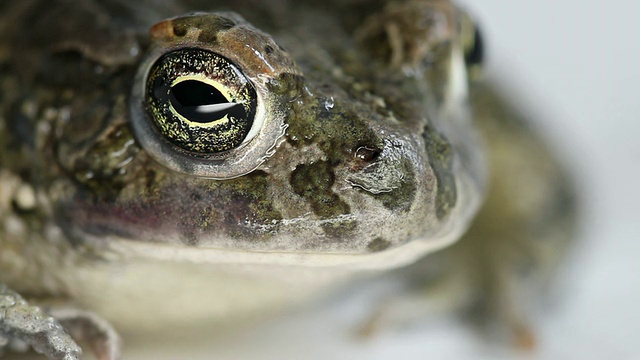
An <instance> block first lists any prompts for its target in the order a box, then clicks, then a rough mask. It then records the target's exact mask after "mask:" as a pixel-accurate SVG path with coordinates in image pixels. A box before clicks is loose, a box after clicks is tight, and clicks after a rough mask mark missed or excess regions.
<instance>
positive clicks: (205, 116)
mask: <svg viewBox="0 0 640 360" xmlns="http://www.w3.org/2000/svg"><path fill="white" fill-rule="evenodd" d="M169 100H170V101H171V105H173V108H174V109H175V110H176V111H177V112H178V113H179V114H180V115H182V116H184V117H185V118H187V119H188V120H190V121H194V122H199V123H208V122H212V121H215V120H218V119H221V118H223V117H224V116H225V115H229V116H230V117H234V118H244V117H246V112H245V110H244V107H243V106H242V105H241V104H234V105H233V106H230V107H227V108H225V109H222V110H217V111H211V110H206V105H216V104H228V103H229V100H228V99H227V98H225V97H224V95H222V93H220V91H218V89H216V88H215V87H214V86H211V85H209V84H206V83H204V82H202V81H198V80H185V81H181V82H179V83H177V84H175V85H174V86H172V87H171V91H170V94H169Z"/></svg>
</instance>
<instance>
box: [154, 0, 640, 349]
mask: <svg viewBox="0 0 640 360" xmlns="http://www.w3.org/2000/svg"><path fill="white" fill-rule="evenodd" d="M464 3H465V4H467V6H468V8H469V9H470V10H472V13H473V14H475V15H476V17H477V18H478V19H479V20H480V22H481V24H482V27H483V30H484V35H485V39H486V42H487V48H488V51H489V59H488V65H487V68H488V73H489V75H490V76H491V77H494V78H499V79H502V81H503V83H504V84H505V85H506V86H507V87H508V89H510V90H512V92H513V93H514V97H516V100H518V101H519V102H520V103H521V105H522V106H523V108H524V109H526V110H527V111H530V112H531V113H533V114H537V115H539V116H537V118H539V120H540V122H541V125H540V126H541V127H542V128H543V129H545V130H546V132H547V133H548V135H549V136H550V138H551V140H552V142H553V143H554V144H555V145H556V147H557V148H558V149H559V150H560V152H561V153H564V155H565V157H566V158H567V159H569V160H570V163H571V164H573V165H574V169H573V170H574V172H575V173H576V174H577V178H578V180H579V181H580V183H581V188H582V191H581V193H582V196H583V211H584V218H583V224H584V230H583V234H582V236H581V242H580V245H579V246H578V248H577V249H576V252H575V254H574V256H573V259H572V266H571V268H570V269H569V271H568V272H566V275H565V278H564V280H563V282H562V284H563V289H564V294H563V295H564V296H563V299H561V301H559V302H558V304H554V309H553V310H552V311H551V312H549V313H548V314H545V315H544V316H543V317H541V318H540V319H538V321H537V327H538V334H539V340H540V345H539V347H538V349H537V351H536V353H534V354H528V355H523V354H520V355H518V354H515V353H509V352H507V351H496V350H488V349H486V347H484V346H483V344H482V342H481V341H478V339H477V338H476V337H475V336H474V335H473V333H472V332H471V331H469V329H468V328H466V327H464V326H463V325H462V324H460V323H458V322H455V321H446V320H441V321H438V322H436V323H434V324H430V325H426V326H423V327H422V328H420V329H409V330H406V329H405V330H400V331H388V332H384V333H383V334H381V335H380V336H378V337H377V338H376V339H374V340H373V341H370V342H367V343H360V342H354V341H353V339H351V338H350V337H349V336H346V334H347V332H346V331H345V330H344V329H342V330H339V331H338V330H336V329H339V328H341V327H342V328H344V327H348V325H345V324H348V322H349V321H352V320H354V319H357V318H358V315H353V314H354V313H356V314H357V313H358V312H359V311H360V309H359V307H358V304H357V301H358V300H350V301H347V302H346V303H341V304H338V305H337V306H327V307H326V308H325V309H322V310H321V311H319V312H317V313H313V314H307V315H305V316H297V317H291V318H285V319H283V320H280V321H277V322H276V323H275V324H270V325H269V326H265V328H258V329H254V330H252V331H250V332H248V333H245V334H243V336H241V337H239V338H237V339H235V340H230V343H227V344H220V343H216V344H212V345H211V346H212V347H214V349H213V350H211V349H206V350H205V349H202V350H203V352H202V356H201V357H196V356H195V355H191V354H190V355H186V354H180V353H166V354H165V355H164V357H162V356H157V355H154V358H156V359H165V358H166V359H174V358H194V359H195V358H202V359H209V358H215V359H246V358H258V359H418V358H420V359H479V358H487V359H489V358H491V359H495V358H503V359H511V358H527V359H529V358H534V359H536V358H539V359H616V360H623V359H640V346H639V344H638V343H639V342H640V310H639V308H640V259H639V257H640V241H638V240H639V235H640V221H639V212H640V211H639V208H638V203H639V202H640V190H638V188H639V187H640V181H639V175H640V145H639V144H640V142H639V141H638V136H639V135H640V101H639V100H640V21H639V18H640V5H637V4H638V3H636V2H633V1H630V0H607V1H604V0H602V1H585V0H559V1H540V0H518V1H506V0H484V1H472V0H466V1H464ZM632 4H633V5H632ZM238 349H241V350H238ZM251 349H253V350H255V351H252V350H251ZM194 350H195V349H194ZM256 351H257V352H258V355H256Z"/></svg>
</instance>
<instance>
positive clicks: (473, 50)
mask: <svg viewBox="0 0 640 360" xmlns="http://www.w3.org/2000/svg"><path fill="white" fill-rule="evenodd" d="M461 38H462V47H463V49H464V60H465V63H466V65H467V71H468V72H469V76H470V78H471V79H477V78H479V77H480V75H481V71H482V66H483V62H484V58H485V56H486V54H485V44H484V39H483V38H482V33H481V31H480V28H479V27H478V25H477V24H476V23H475V22H474V21H473V19H471V18H470V17H469V16H468V15H467V14H463V18H462V31H461Z"/></svg>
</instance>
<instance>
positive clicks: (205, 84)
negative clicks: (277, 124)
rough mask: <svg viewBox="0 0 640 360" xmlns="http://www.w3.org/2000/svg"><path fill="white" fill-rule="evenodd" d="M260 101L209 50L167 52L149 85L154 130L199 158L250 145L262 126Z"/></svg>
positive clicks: (235, 72) (236, 73)
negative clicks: (257, 117) (259, 111)
mask: <svg viewBox="0 0 640 360" xmlns="http://www.w3.org/2000/svg"><path fill="white" fill-rule="evenodd" d="M257 101H258V100H257V95H256V90H255V88H254V86H253V84H252V83H251V82H250V81H249V80H248V79H247V78H246V77H245V76H244V75H243V74H242V72H241V71H240V70H239V69H238V68H237V67H236V66H235V65H233V64H232V63H231V62H229V61H228V60H227V59H225V58H223V57H221V56H219V55H217V54H214V53H212V52H209V51H206V50H198V49H182V50H176V51H173V52H170V53H167V54H165V55H164V56H162V57H160V58H159V59H158V60H157V61H156V62H155V64H153V65H152V67H151V69H150V72H149V76H148V78H147V83H146V93H145V103H146V111H147V113H148V115H149V117H150V118H151V119H152V120H153V124H154V126H155V127H156V129H157V130H158V132H159V133H160V134H161V135H162V136H164V137H165V138H166V139H167V140H168V141H170V142H171V143H173V144H174V145H176V146H178V147H179V148H181V149H184V150H185V151H187V152H190V153H194V155H199V154H201V155H207V154H216V153H221V152H224V151H228V150H231V149H235V148H237V147H239V146H241V145H242V144H244V143H245V142H248V141H250V140H251V139H252V138H253V137H254V136H255V134H256V133H257V130H258V129H259V126H260V124H259V121H256V119H255V117H256V108H257ZM256 125H258V126H256ZM252 130H253V131H252Z"/></svg>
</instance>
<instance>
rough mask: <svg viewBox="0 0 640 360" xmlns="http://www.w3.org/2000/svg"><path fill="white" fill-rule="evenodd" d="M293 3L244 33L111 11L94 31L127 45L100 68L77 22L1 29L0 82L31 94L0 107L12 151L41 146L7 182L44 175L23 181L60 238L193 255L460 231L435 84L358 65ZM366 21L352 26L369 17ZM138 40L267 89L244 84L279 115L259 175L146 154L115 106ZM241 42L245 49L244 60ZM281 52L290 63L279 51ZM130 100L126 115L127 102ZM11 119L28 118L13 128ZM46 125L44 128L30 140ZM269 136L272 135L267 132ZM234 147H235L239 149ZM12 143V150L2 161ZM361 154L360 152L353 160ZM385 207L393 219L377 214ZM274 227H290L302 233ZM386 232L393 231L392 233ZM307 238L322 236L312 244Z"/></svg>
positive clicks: (19, 160) (343, 24)
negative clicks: (219, 60)
mask: <svg viewBox="0 0 640 360" xmlns="http://www.w3.org/2000/svg"><path fill="white" fill-rule="evenodd" d="M57 6H60V7H63V8H64V7H65V5H62V4H60V5H56V6H54V8H55V9H54V10H52V11H57ZM208 6H210V7H213V8H215V7H216V6H215V4H210V5H208ZM237 6H238V7H239V8H240V9H242V7H243V6H244V5H243V4H242V3H240V4H238V5H237ZM299 6H302V5H293V4H291V5H289V6H287V7H285V8H284V10H283V11H289V12H291V14H297V16H293V15H292V16H291V17H289V18H288V19H289V20H288V21H287V22H286V23H285V24H284V25H283V27H282V28H281V27H279V26H274V27H273V28H272V29H269V28H266V29H261V30H257V29H256V28H254V27H253V26H251V25H250V24H248V23H246V22H245V21H244V20H243V19H242V18H240V17H239V16H238V15H235V14H230V15H221V16H218V15H213V16H208V15H206V16H199V15H196V16H191V17H184V18H178V19H176V20H172V21H168V22H165V23H162V24H160V25H158V26H156V27H154V29H153V30H152V36H151V39H149V36H148V35H147V30H146V29H147V28H149V27H150V26H151V25H152V24H153V22H154V21H156V20H160V19H159V18H154V19H146V18H142V19H139V18H137V17H136V16H137V15H139V14H136V13H135V12H134V13H128V12H126V11H122V10H123V9H119V10H120V12H118V13H114V14H110V15H109V16H114V18H113V24H114V25H113V26H112V27H109V26H108V25H106V26H107V31H109V32H111V33H114V36H115V37H116V38H117V37H127V38H129V39H130V42H124V43H123V47H122V48H120V47H117V45H116V44H114V46H116V48H115V49H114V51H115V52H114V53H112V55H113V56H115V55H118V56H117V58H118V61H115V60H111V62H105V61H104V60H103V58H102V57H101V56H99V55H98V54H97V53H96V52H97V51H98V50H99V49H94V48H96V47H97V46H99V45H97V44H94V43H93V42H92V39H91V38H84V37H83V35H82V34H81V33H80V31H81V29H80V28H77V29H76V28H75V26H76V24H75V23H74V22H69V23H67V24H66V25H65V26H66V27H67V28H68V29H66V31H67V32H68V33H71V34H72V35H73V40H66V38H65V37H63V34H60V33H59V32H58V31H56V30H52V29H50V31H47V32H41V31H34V32H32V33H29V34H27V33H19V34H18V33H14V34H11V31H15V30H10V31H9V34H8V36H6V37H7V38H8V39H9V42H8V45H7V46H9V47H10V49H11V54H12V56H10V57H8V58H7V59H6V60H5V66H7V67H9V68H10V69H12V70H10V71H9V72H7V73H6V74H7V75H6V76H5V82H12V81H13V82H21V83H22V84H32V85H22V86H21V87H20V88H21V89H25V93H24V94H22V95H19V96H18V97H16V98H12V99H6V100H5V101H3V107H4V108H6V109H9V110H8V111H9V112H8V114H9V116H8V117H7V119H9V120H8V124H9V125H8V126H9V131H8V136H10V140H9V141H11V142H16V141H17V142H25V144H28V143H29V142H34V141H35V142H38V143H40V144H41V146H40V147H37V148H35V147H31V148H24V149H22V152H21V153H18V154H15V156H12V157H11V158H12V159H13V161H6V162H5V163H3V167H4V168H6V169H11V171H12V172H16V173H18V172H19V170H18V168H19V167H20V166H24V165H25V164H29V166H28V167H27V169H25V171H26V172H27V173H37V174H38V176H40V177H42V179H41V180H39V181H34V180H33V181H32V180H30V182H31V183H32V184H33V186H35V187H36V188H38V189H39V190H38V191H42V192H43V193H45V194H47V195H46V196H47V197H48V198H49V199H50V200H51V204H52V206H53V207H54V208H55V209H56V212H57V213H58V214H59V215H58V219H57V222H58V223H59V224H61V228H62V230H63V231H64V232H65V233H67V235H68V237H69V238H70V239H72V240H73V242H83V241H84V238H85V235H83V234H88V235H91V236H92V238H96V237H97V238H100V237H104V236H108V235H113V236H118V237H124V238H127V239H131V240H133V241H154V242H168V243H184V244H189V245H198V246H206V247H224V248H246V249H253V250H287V251H296V250H304V251H309V250H310V249H313V250H314V251H322V252H347V253H349V252H354V253H359V252H363V253H366V252H369V244H370V243H371V242H372V241H374V240H375V239H377V238H379V237H383V238H385V239H386V241H388V242H389V247H394V246H398V245H401V244H404V243H406V242H408V241H411V240H412V239H414V238H420V237H423V236H426V235H427V234H430V233H435V232H438V231H439V230H438V229H440V228H442V227H443V226H445V224H447V222H451V221H454V222H456V221H461V222H462V223H464V222H465V220H460V219H449V218H448V216H447V215H448V214H449V213H450V212H451V211H452V209H454V208H455V207H456V184H455V181H454V178H455V176H456V175H455V170H454V169H453V167H452V166H451V164H452V161H453V157H454V156H455V155H454V152H455V150H454V149H451V145H450V144H449V143H448V140H447V137H446V136H443V135H442V134H441V132H442V131H444V130H438V128H439V125H438V124H439V123H440V122H451V123H453V122H455V121H458V120H449V119H446V114H445V115H441V114H438V112H439V110H438V109H439V107H440V106H441V104H439V102H440V101H441V100H439V96H435V95H434V94H433V92H432V90H431V89H433V88H440V87H441V85H440V84H431V83H429V82H428V81H427V82H425V80H424V78H423V77H421V76H410V77H408V76H406V75H405V73H404V72H403V71H401V70H400V69H397V70H394V69H392V68H391V69H390V68H389V65H388V63H387V62H386V61H387V58H386V57H384V56H383V57H381V58H376V57H372V56H371V55H370V52H369V49H368V47H369V46H370V45H369V44H368V42H367V41H363V42H362V43H361V44H359V43H357V42H356V41H354V40H353V39H350V38H348V37H346V36H345V33H346V32H349V31H353V30H351V26H353V24H354V20H355V19H354V18H353V17H352V16H345V18H340V17H339V18H335V17H334V16H332V15H331V14H329V13H324V12H322V11H321V9H320V8H317V9H316V8H313V7H311V8H308V9H307V11H306V12H305V13H302V14H298V11H299ZM353 6H354V9H360V7H359V5H358V4H357V3H356V4H354V5H353ZM67 10H69V11H73V12H74V13H78V16H81V14H82V16H84V17H86V16H91V15H87V14H84V12H87V13H89V14H91V11H96V10H95V9H89V8H84V7H82V6H80V7H77V8H74V9H73V10H70V9H67ZM161 10H162V8H160V9H159V11H161ZM372 10H373V9H372ZM372 10H368V11H367V12H364V13H362V14H361V15H359V16H360V17H361V18H366V17H367V13H368V12H371V11H372ZM15 11H24V13H23V14H20V16H22V17H24V18H30V19H31V21H32V22H33V23H34V27H35V28H37V29H40V27H41V26H44V25H41V24H46V23H47V21H48V20H47V16H48V15H47V14H48V13H46V12H42V11H41V10H40V8H39V7H38V6H34V7H33V8H29V7H28V8H27V9H19V10H15ZM103 11H105V12H108V11H109V10H108V7H107V6H105V8H104V9H103ZM352 11H356V10H352ZM252 14H253V13H249V14H248V16H250V15H252ZM93 15H95V16H97V15H96V14H93ZM167 15H169V14H167ZM309 17H312V18H314V19H315V20H314V21H311V20H310V19H309ZM78 26H80V25H78ZM83 26H84V23H83ZM370 28H371V25H367V27H365V28H364V30H361V31H360V35H361V36H363V37H364V38H366V36H367V33H368V31H371V32H373V31H374V30H373V29H370ZM10 29H12V28H11V27H10ZM281 29H282V30H283V31H282V32H281ZM290 29H293V30H290ZM263 30H270V31H271V35H272V36H273V37H274V38H275V40H276V42H277V43H275V45H265V46H260V48H259V49H258V50H255V48H256V46H258V45H255V44H258V43H257V41H267V42H271V40H270V39H269V36H268V35H265V34H264V33H263V32H262V31H263ZM356 31H358V29H356ZM317 34H323V36H321V37H318V36H317ZM67 36H70V35H67ZM450 36H454V33H451V34H450ZM60 37H62V38H60ZM307 37H310V38H307ZM76 38H77V39H76ZM261 39H269V40H261ZM310 39H313V40H310ZM445 40H446V39H445ZM445 40H443V41H445ZM14 41H15V42H14ZM149 41H151V44H150V46H151V47H152V48H160V47H166V48H168V49H175V48H178V49H179V48H181V47H182V48H190V47H194V46H196V45H194V44H201V45H198V46H206V47H207V49H208V50H211V51H217V52H219V53H220V54H222V55H223V56H225V57H227V58H228V59H229V60H230V61H232V62H233V61H235V62H236V63H237V64H236V65H237V66H238V67H240V69H241V70H242V71H244V73H245V75H246V76H247V77H248V78H249V79H253V80H252V81H254V82H255V81H257V82H260V81H264V84H263V85H256V86H259V87H261V88H262V89H266V90H262V91H265V92H266V93H265V94H263V97H264V100H263V101H264V103H265V105H266V106H271V108H274V107H277V110H278V113H277V114H279V115H278V117H279V119H281V120H280V121H281V122H282V124H283V126H285V127H286V133H285V135H284V136H283V137H282V138H281V139H280V140H279V142H280V143H281V145H280V146H279V147H278V148H276V149H274V150H275V151H274V152H273V155H270V156H269V155H267V154H264V153H262V154H258V155H259V156H260V157H263V158H266V161H265V162H264V163H263V164H262V165H261V166H260V167H259V168H258V169H259V170H260V169H263V170H262V172H260V173H256V174H251V173H250V174H249V175H246V176H241V177H239V178H237V179H234V180H231V181H220V180H212V179H204V178H199V177H194V176H189V175H188V174H179V173H176V172H174V171H171V170H169V169H167V168H165V167H164V166H162V164H159V163H157V162H156V161H154V160H152V159H151V158H150V157H149V155H148V154H147V153H146V152H145V149H144V147H141V146H140V145H139V143H138V142H137V141H136V140H137V139H136V134H135V132H132V131H131V130H130V128H129V127H130V126H129V125H128V124H129V123H130V122H132V121H135V119H132V118H131V117H132V115H131V114H130V112H129V111H128V109H127V105H129V104H128V103H127V101H129V100H128V96H129V93H130V91H131V90H130V89H131V88H132V81H133V79H134V75H133V74H134V73H136V72H138V71H139V70H138V66H141V65H139V64H140V62H141V61H143V60H144V51H145V50H146V47H147V46H148V44H149ZM43 42H48V43H50V44H51V45H50V46H42V45H41V44H42V43H43ZM132 42H133V43H134V44H136V45H135V46H133V45H131V43H132ZM244 42H247V44H250V45H247V46H250V47H251V49H254V50H246V46H244V45H242V44H243V43H244ZM18 43H19V44H20V47H13V44H18ZM299 44H301V45H299ZM125 46H126V47H125ZM132 47H133V48H135V49H138V48H139V49H140V53H136V52H132V51H131V49H132ZM289 48H291V49H292V51H291V52H287V51H286V50H284V49H289ZM136 51H137V50H136ZM154 51H157V50H154ZM258 52H260V53H258ZM255 54H258V56H256V55H255ZM25 56H28V57H29V59H30V61H25V60H23V58H24V57H25ZM291 59H293V61H295V63H294V62H293V61H292V60H291ZM429 61H430V62H436V63H440V62H442V63H443V64H446V63H447V62H448V61H449V58H448V55H446V54H445V55H442V56H440V57H439V58H430V59H429ZM18 64H20V65H19V66H18ZM145 66H148V65H145ZM421 66H422V65H421ZM440 68H442V69H446V68H447V66H445V65H442V66H441V67H439V69H440ZM143 69H144V68H143ZM416 71H423V70H420V69H417V70H416ZM424 71H426V72H427V73H428V72H429V71H430V70H429V69H427V70H424ZM152 74H155V73H152ZM150 76H155V75H150ZM425 76H427V74H425ZM427 78H428V76H427ZM259 79H266V80H259ZM396 85H397V86H396ZM425 85H426V86H425ZM27 89H28V90H27ZM10 92H12V93H15V92H14V91H10ZM14 96H15V94H14ZM133 101H134V103H132V104H131V105H130V106H132V107H136V106H138V105H137V103H135V101H138V100H133ZM26 103H33V104H34V110H33V111H34V113H33V114H26V115H24V114H22V115H21V114H18V113H15V110H11V109H16V108H20V107H24V106H25V105H24V104H26ZM158 106H160V105H158V104H156V103H155V102H150V103H148V104H146V105H144V107H143V109H145V110H146V114H150V115H148V116H157V114H159V113H166V112H165V111H163V110H156V108H157V107H158ZM141 113H143V114H144V113H145V112H144V111H143V112H141ZM17 116H23V117H25V119H24V120H13V119H17ZM140 121H146V120H140ZM43 126H46V127H48V128H49V129H51V130H49V131H47V132H44V133H42V134H35V133H34V131H35V129H36V128H38V127H43ZM163 126H164V125H163ZM271 126H276V125H271V124H266V125H265V127H271ZM465 127H468V125H464V124H463V123H462V122H461V125H455V126H454V127H453V128H450V127H449V128H448V129H449V130H447V131H451V130H455V131H458V132H459V133H460V134H465V133H466V134H473V130H472V129H471V128H467V129H464V128H465ZM163 129H164V128H163ZM172 129H173V128H172ZM166 131H169V130H166V129H165V130H161V131H160V132H159V133H158V139H157V141H167V140H164V139H162V138H161V137H162V135H161V134H162V133H163V132H166ZM170 131H172V132H176V131H180V132H183V131H185V129H182V130H180V129H173V130H170ZM234 131H235V130H234ZM25 132H26V133H25ZM172 134H173V133H172ZM195 137H199V135H195V134H194V135H180V134H178V135H175V136H174V135H172V137H171V139H169V141H171V142H176V141H177V140H176V139H178V138H180V139H181V140H180V141H187V142H190V140H188V139H189V138H195ZM463 137H464V136H463ZM469 139H471V137H470V138H469ZM260 141H263V140H261V139H258V140H254V141H251V142H250V143H249V146H252V144H253V143H257V142H260ZM283 142H284V143H283ZM192 143H193V146H191V145H190V146H191V147H189V148H188V149H187V150H189V151H196V150H197V152H202V149H204V148H203V147H202V146H201V143H200V142H199V141H193V142H192ZM231 143H232V144H236V145H231V148H233V147H236V146H237V143H238V142H237V140H234V141H233V142H231ZM467 143H469V144H473V142H472V141H468V142H467ZM470 146H472V145H470ZM16 148H21V147H20V146H11V149H7V150H6V151H4V152H5V153H7V152H15V150H12V149H16ZM220 148H221V149H227V148H226V147H225V145H220ZM447 149H449V150H447ZM460 150H461V151H462V150H464V149H460ZM230 151H232V152H233V151H235V149H231V150H230ZM363 151H364V152H368V154H365V155H362V154H360V155H359V152H360V153H362V152H363ZM216 156H218V155H217V154H216ZM224 156H225V155H224V152H223V153H222V155H220V157H222V158H224ZM252 156H253V155H252ZM33 158H38V159H41V160H40V161H42V166H37V165H35V166H34V162H33V161H32V160H26V159H33ZM216 161H218V160H216ZM221 161H222V162H223V164H222V165H220V166H226V165H224V160H221ZM36 164H37V163H36ZM45 164H46V165H45ZM465 171H466V170H465ZM434 175H435V176H434ZM27 176H28V175H27ZM262 181H266V184H267V185H266V187H265V186H264V185H263V183H262ZM473 181H476V182H477V185H474V186H475V187H476V188H475V190H471V191H472V193H471V196H477V195H479V193H477V192H478V191H479V189H480V185H479V184H481V183H482V179H481V178H477V179H475V180H473ZM473 192H476V194H473ZM434 207H435V211H432V210H431V209H433V208H434ZM382 209H384V210H386V211H388V213H389V214H395V217H394V216H392V217H389V216H384V215H382V213H381V212H379V211H378V210H382ZM434 213H435V214H434ZM375 214H377V215H375ZM287 219H296V220H300V219H302V221H303V222H306V223H307V224H306V225H305V227H306V228H308V229H311V230H309V231H312V232H313V234H314V235H307V234H306V231H307V230H300V227H299V226H297V225H291V222H287V221H285V220H287ZM363 219H366V221H363ZM325 220H328V221H325ZM460 226H463V225H460ZM395 227H398V228H399V229H402V231H401V232H400V233H399V236H394V237H393V238H392V237H391V236H390V235H391V234H394V235H395V232H394V230H393V229H394V228H395ZM313 228H318V229H322V231H323V232H324V233H325V235H321V236H320V237H318V235H317V234H318V232H317V231H316V230H313ZM373 228H380V229H384V231H381V232H376V231H372V230H371V229H373ZM274 237H277V238H282V237H287V238H290V239H298V240H296V242H295V243H291V244H288V245H286V246H285V245H283V244H282V242H274V243H270V242H269V241H268V239H270V238H274Z"/></svg>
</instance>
